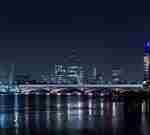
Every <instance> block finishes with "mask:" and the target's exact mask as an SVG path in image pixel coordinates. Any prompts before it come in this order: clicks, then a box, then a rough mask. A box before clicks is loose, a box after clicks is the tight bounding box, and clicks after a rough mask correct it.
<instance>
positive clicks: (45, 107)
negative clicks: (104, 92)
mask: <svg viewBox="0 0 150 135" xmlns="http://www.w3.org/2000/svg"><path fill="white" fill-rule="evenodd" d="M8 134H10V135H13V134H16V135H30V134H34V135H105V134H106V135H107V134H108V135H109V134H110V135H150V117H149V103H146V102H142V103H139V102H134V103H131V102H130V103H127V102H111V101H103V99H101V98H100V97H97V98H92V97H85V96H66V97H62V96H48V95H47V96H46V95H45V96H39V95H37V96H35V95H32V96H31V95H30V96H25V95H16V96H13V95H0V135H8Z"/></svg>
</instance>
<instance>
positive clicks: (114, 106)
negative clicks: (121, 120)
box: [112, 102, 116, 117]
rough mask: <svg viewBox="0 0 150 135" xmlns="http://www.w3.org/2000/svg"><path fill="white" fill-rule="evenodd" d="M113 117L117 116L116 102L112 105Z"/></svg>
mask: <svg viewBox="0 0 150 135" xmlns="http://www.w3.org/2000/svg"><path fill="white" fill-rule="evenodd" d="M112 115H113V117H115V116H116V103H114V102H113V104H112Z"/></svg>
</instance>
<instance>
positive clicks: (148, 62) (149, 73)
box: [144, 42, 150, 82]
mask: <svg viewBox="0 0 150 135" xmlns="http://www.w3.org/2000/svg"><path fill="white" fill-rule="evenodd" d="M144 81H145V82H147V81H150V43H149V42H146V43H145V44H144Z"/></svg>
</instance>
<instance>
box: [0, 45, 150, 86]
mask: <svg viewBox="0 0 150 135" xmlns="http://www.w3.org/2000/svg"><path fill="white" fill-rule="evenodd" d="M8 73H9V75H8V74H6V73H5V71H4V69H1V68H0V84H12V83H14V84H78V85H82V84H141V83H142V81H143V80H141V81H137V80H134V81H131V80H126V79H125V73H124V70H123V68H121V67H119V66H113V67H112V69H111V74H110V76H111V77H110V78H111V79H109V81H108V79H106V75H105V74H104V73H103V72H102V73H101V72H100V71H99V69H97V67H96V66H95V65H94V64H81V63H80V59H79V58H78V57H77V55H76V53H75V51H73V53H72V54H71V55H70V56H69V61H67V62H66V64H54V65H51V67H50V68H49V72H47V73H39V76H40V79H39V78H34V77H33V74H32V73H31V74H28V73H23V74H18V73H15V66H14V64H12V66H11V70H10V72H8ZM33 78H34V79H33ZM148 80H150V44H149V42H147V43H146V44H145V46H144V81H148Z"/></svg>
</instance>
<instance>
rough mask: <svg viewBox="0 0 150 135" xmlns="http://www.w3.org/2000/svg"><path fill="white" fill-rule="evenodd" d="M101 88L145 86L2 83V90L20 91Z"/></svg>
mask: <svg viewBox="0 0 150 135" xmlns="http://www.w3.org/2000/svg"><path fill="white" fill-rule="evenodd" d="M67 88H76V89H88V88H89V89H92V88H93V89H99V88H120V89H124V90H126V89H128V90H139V89H142V88H143V85H142V84H82V85H79V84H69V85H66V84H59V85H58V84H22V85H12V86H9V85H1V86H0V92H19V91H22V92H23V91H24V92H25V91H38V90H40V89H45V90H52V89H67Z"/></svg>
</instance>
